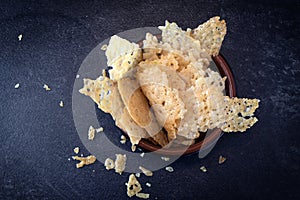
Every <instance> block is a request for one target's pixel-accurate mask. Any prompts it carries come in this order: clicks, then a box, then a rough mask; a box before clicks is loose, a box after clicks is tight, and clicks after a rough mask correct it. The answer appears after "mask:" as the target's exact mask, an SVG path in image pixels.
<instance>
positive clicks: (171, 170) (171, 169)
mask: <svg viewBox="0 0 300 200" xmlns="http://www.w3.org/2000/svg"><path fill="white" fill-rule="evenodd" d="M165 169H166V170H167V171H168V172H174V169H173V167H170V166H168V167H166V168H165Z"/></svg>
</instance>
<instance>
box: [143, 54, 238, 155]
mask: <svg viewBox="0 0 300 200" xmlns="http://www.w3.org/2000/svg"><path fill="white" fill-rule="evenodd" d="M212 60H213V62H214V63H215V64H216V66H217V68H218V70H219V72H220V74H221V76H222V77H224V76H226V77H227V78H226V81H225V92H226V95H228V96H229V97H235V96H236V86H235V81H234V76H233V74H232V71H231V69H230V67H229V65H228V63H227V61H226V59H225V58H224V56H223V55H222V54H219V55H217V56H213V57H212ZM221 136H222V130H221V129H219V128H217V129H214V130H213V131H212V132H211V133H210V134H209V135H208V136H207V137H205V139H204V140H201V141H199V142H196V143H195V144H192V145H190V146H189V147H188V148H186V147H184V148H180V147H179V148H161V147H159V146H157V145H155V144H152V143H150V141H147V140H145V139H141V140H140V142H139V144H138V146H139V147H141V148H143V149H145V150H148V151H151V152H154V153H158V154H163V155H171V156H172V155H174V156H175V155H177V156H178V155H188V154H193V153H196V152H198V151H199V150H200V149H203V150H205V149H207V148H208V147H210V146H211V145H212V144H214V143H215V142H217V141H218V139H219V138H220V137H221Z"/></svg>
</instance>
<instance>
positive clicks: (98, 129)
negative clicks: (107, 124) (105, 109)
mask: <svg viewBox="0 0 300 200" xmlns="http://www.w3.org/2000/svg"><path fill="white" fill-rule="evenodd" d="M103 130H104V129H103V127H100V128H97V129H96V132H97V133H100V132H103Z"/></svg>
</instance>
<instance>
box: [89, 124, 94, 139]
mask: <svg viewBox="0 0 300 200" xmlns="http://www.w3.org/2000/svg"><path fill="white" fill-rule="evenodd" d="M94 137H95V128H94V127H93V126H90V127H89V131H88V139H89V140H93V139H94Z"/></svg>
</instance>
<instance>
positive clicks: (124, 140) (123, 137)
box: [120, 135, 126, 144]
mask: <svg viewBox="0 0 300 200" xmlns="http://www.w3.org/2000/svg"><path fill="white" fill-rule="evenodd" d="M120 143H121V144H125V143H126V137H125V136H124V135H121V140H120Z"/></svg>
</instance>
